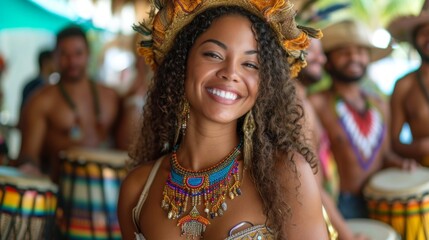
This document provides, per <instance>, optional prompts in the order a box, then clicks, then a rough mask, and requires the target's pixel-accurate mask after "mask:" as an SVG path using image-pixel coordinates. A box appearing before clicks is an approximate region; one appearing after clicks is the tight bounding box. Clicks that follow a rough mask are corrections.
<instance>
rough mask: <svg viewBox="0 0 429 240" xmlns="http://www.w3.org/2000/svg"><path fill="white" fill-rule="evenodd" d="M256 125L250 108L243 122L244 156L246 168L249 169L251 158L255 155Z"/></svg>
mask: <svg viewBox="0 0 429 240" xmlns="http://www.w3.org/2000/svg"><path fill="white" fill-rule="evenodd" d="M255 128H256V125H255V120H254V119H253V114H252V110H250V111H249V112H248V113H247V114H246V117H245V118H244V123H243V133H244V144H243V150H244V151H243V158H244V168H245V169H248V167H249V166H250V162H251V158H252V156H253V141H252V136H253V132H254V131H255Z"/></svg>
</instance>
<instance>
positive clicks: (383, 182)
mask: <svg viewBox="0 0 429 240" xmlns="http://www.w3.org/2000/svg"><path fill="white" fill-rule="evenodd" d="M364 195H365V198H366V199H367V201H368V210H369V214H370V217H371V218H373V219H376V220H379V221H382V222H385V223H387V224H389V225H390V226H392V227H393V228H394V229H395V230H396V231H397V232H398V233H399V234H401V236H402V239H403V240H411V239H413V240H414V239H419V240H420V239H421V240H426V239H429V169H428V168H419V169H417V170H416V171H413V172H407V171H403V170H400V169H393V168H392V169H386V170H383V171H381V172H379V173H377V174H375V175H374V176H373V177H372V178H371V180H370V182H369V183H368V185H367V186H366V187H365V189H364Z"/></svg>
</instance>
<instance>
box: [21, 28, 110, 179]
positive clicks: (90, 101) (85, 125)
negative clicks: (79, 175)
mask: <svg viewBox="0 0 429 240" xmlns="http://www.w3.org/2000/svg"><path fill="white" fill-rule="evenodd" d="M89 53H90V49H89V43H88V40H87V38H86V35H85V33H84V32H83V30H82V29H80V28H78V27H68V28H65V29H63V30H62V31H60V32H59V33H58V35H57V41H56V46H55V50H54V59H55V62H56V64H57V67H56V69H57V70H58V73H59V74H60V80H59V82H58V84H56V85H48V86H46V87H44V88H42V89H40V91H36V92H35V93H34V94H33V95H32V96H30V98H29V99H28V102H27V103H26V104H25V105H24V108H23V110H22V115H21V119H22V121H21V122H22V125H21V132H22V144H21V150H20V154H19V157H18V164H19V165H20V169H21V170H22V171H24V172H27V173H32V174H40V172H42V173H45V174H48V175H49V176H50V177H51V179H52V180H53V181H54V182H58V178H59V171H60V160H59V153H60V152H61V151H63V150H67V149H69V148H71V147H89V148H107V147H112V145H113V144H112V143H111V142H110V140H111V138H112V131H113V129H114V124H115V122H116V118H117V114H118V105H119V97H118V95H117V93H116V92H115V91H114V90H113V89H110V88H107V87H105V86H103V85H100V84H99V83H97V82H95V81H93V80H91V79H90V77H89V76H88V73H87V66H88V60H89Z"/></svg>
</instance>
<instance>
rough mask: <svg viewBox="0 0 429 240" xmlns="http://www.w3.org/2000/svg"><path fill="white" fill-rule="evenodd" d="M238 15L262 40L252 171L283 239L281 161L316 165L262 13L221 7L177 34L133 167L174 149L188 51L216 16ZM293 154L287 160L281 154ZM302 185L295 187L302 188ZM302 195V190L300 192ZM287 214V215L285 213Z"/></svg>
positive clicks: (270, 221) (153, 90)
mask: <svg viewBox="0 0 429 240" xmlns="http://www.w3.org/2000/svg"><path fill="white" fill-rule="evenodd" d="M232 14H239V15H242V16H244V17H247V18H248V19H249V20H250V21H251V23H252V28H253V31H254V33H255V36H256V40H257V42H258V51H259V63H260V66H259V68H260V71H259V72H260V73H259V74H260V79H261V81H260V84H259V93H258V97H257V99H256V103H255V105H254V106H253V110H252V111H253V115H254V119H255V123H256V130H255V132H254V134H253V156H252V163H251V166H250V169H249V171H250V175H251V177H252V178H253V179H254V183H255V184H256V188H257V190H258V191H259V194H260V196H261V198H262V200H263V204H264V206H263V208H264V213H265V214H266V216H267V225H268V226H269V227H270V229H272V230H273V232H274V233H275V234H276V235H277V236H276V239H285V238H286V237H285V236H283V231H282V229H283V228H284V225H285V222H286V220H287V219H288V218H289V217H290V215H291V209H290V207H289V205H288V204H287V201H286V199H285V198H283V197H282V196H284V191H285V190H284V189H282V187H281V186H280V185H279V184H278V177H279V175H276V174H273V173H274V172H276V166H277V167H278V163H279V161H281V160H283V161H284V162H285V163H286V165H287V166H289V167H290V169H292V170H293V172H295V175H296V177H298V174H299V173H298V172H297V171H296V166H295V163H294V160H293V154H288V153H294V152H297V153H300V154H302V155H303V156H304V157H305V159H306V160H307V162H309V163H310V166H311V167H312V168H313V169H315V168H316V161H315V155H314V153H313V152H312V151H311V150H310V148H309V146H308V145H306V143H305V140H304V139H303V135H304V134H302V117H303V114H304V113H303V108H302V106H301V105H300V103H299V102H298V100H297V97H296V95H295V87H294V84H293V82H292V80H291V78H290V71H289V70H290V68H289V65H288V63H287V60H286V59H287V53H286V52H285V51H284V50H283V48H282V47H281V45H280V44H279V41H278V40H277V36H276V34H275V33H274V31H273V30H272V28H271V27H270V26H269V25H268V24H267V23H266V22H265V21H264V20H262V19H260V18H259V17H257V16H255V15H253V14H251V13H249V12H248V11H246V10H244V9H242V8H239V7H217V8H213V9H208V10H206V11H205V12H203V13H201V14H199V15H198V16H196V17H195V19H194V20H193V21H192V22H191V23H190V24H188V25H187V26H186V27H184V28H183V29H182V30H181V31H180V32H179V33H178V35H177V37H176V39H175V43H174V46H173V47H172V49H171V50H170V51H169V52H168V54H167V55H166V57H165V59H164V61H163V62H162V63H161V64H160V66H159V69H158V70H157V72H156V73H155V75H154V79H153V80H154V81H153V82H152V85H151V87H150V90H149V94H148V99H147V103H146V106H145V108H144V115H143V124H142V128H141V132H140V135H139V138H138V139H137V141H136V143H135V144H134V146H133V147H132V149H131V152H130V156H131V158H132V159H133V164H134V166H136V165H138V164H141V163H144V162H149V161H154V160H156V159H158V158H160V157H161V156H162V155H165V154H167V153H168V152H170V151H171V147H172V146H173V144H174V143H173V141H174V137H175V133H176V129H177V118H178V116H179V114H180V106H179V103H181V102H182V99H183V97H184V94H185V89H184V81H185V72H186V63H187V56H188V53H189V51H190V49H191V47H192V45H193V44H194V42H195V41H196V39H197V38H198V36H199V35H201V34H202V33H203V32H204V31H205V30H207V29H208V28H209V27H210V25H211V24H212V23H213V21H214V20H216V19H217V18H219V17H221V16H224V15H232ZM243 119H244V116H242V117H241V118H240V119H239V121H238V128H237V129H239V130H238V131H239V132H238V134H241V135H242V134H243V133H242V130H240V129H242V124H243ZM285 155H286V156H289V157H288V158H287V161H286V160H285V158H282V157H279V156H285ZM298 187H299V186H297V188H298ZM297 195H298V193H297ZM285 213H286V214H285Z"/></svg>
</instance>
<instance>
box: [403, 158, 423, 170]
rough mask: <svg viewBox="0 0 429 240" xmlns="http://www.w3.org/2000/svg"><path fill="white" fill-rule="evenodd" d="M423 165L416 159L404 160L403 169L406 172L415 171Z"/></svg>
mask: <svg viewBox="0 0 429 240" xmlns="http://www.w3.org/2000/svg"><path fill="white" fill-rule="evenodd" d="M420 166H421V165H420V164H419V163H418V162H417V161H416V160H414V159H411V158H404V159H402V163H401V166H400V167H401V169H402V170H406V171H414V170H416V169H417V168H418V167H420Z"/></svg>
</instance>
